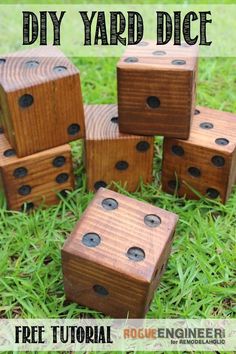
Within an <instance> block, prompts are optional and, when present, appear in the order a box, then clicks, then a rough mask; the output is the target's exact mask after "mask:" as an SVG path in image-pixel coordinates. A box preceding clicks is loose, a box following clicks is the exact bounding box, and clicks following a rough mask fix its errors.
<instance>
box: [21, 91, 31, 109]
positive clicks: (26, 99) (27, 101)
mask: <svg viewBox="0 0 236 354" xmlns="http://www.w3.org/2000/svg"><path fill="white" fill-rule="evenodd" d="M33 103H34V97H33V96H32V95H29V94H25V95H23V96H21V97H20V98H19V106H20V107H21V108H27V107H30V106H31V105H32V104H33Z"/></svg>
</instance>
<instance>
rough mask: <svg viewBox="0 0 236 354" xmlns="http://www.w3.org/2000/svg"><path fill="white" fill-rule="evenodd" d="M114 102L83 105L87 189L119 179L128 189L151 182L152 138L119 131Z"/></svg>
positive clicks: (104, 185) (132, 189) (131, 189)
mask: <svg viewBox="0 0 236 354" xmlns="http://www.w3.org/2000/svg"><path fill="white" fill-rule="evenodd" d="M118 120H119V118H118V116H117V106H116V105H111V104H107V105H89V106H86V107H85V125H86V141H85V164H86V173H87V186H88V189H89V190H94V189H95V190H97V189H98V188H99V187H106V185H108V184H110V183H111V182H112V181H116V182H121V184H122V185H125V187H126V188H127V190H128V191H130V192H133V191H135V190H136V189H137V187H138V185H139V183H140V180H141V179H142V180H143V182H144V183H150V182H151V181H152V172H153V171H152V166H153V151H154V139H153V137H145V136H135V135H127V134H122V133H120V132H119V127H118Z"/></svg>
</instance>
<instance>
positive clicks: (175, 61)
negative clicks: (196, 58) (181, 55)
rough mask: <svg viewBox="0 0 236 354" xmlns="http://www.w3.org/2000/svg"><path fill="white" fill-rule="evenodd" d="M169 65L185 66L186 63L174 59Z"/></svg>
mask: <svg viewBox="0 0 236 354" xmlns="http://www.w3.org/2000/svg"><path fill="white" fill-rule="evenodd" d="M171 64H173V65H185V64H186V61H185V60H182V59H175V60H172V62H171Z"/></svg>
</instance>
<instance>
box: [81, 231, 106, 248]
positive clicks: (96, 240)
mask: <svg viewBox="0 0 236 354" xmlns="http://www.w3.org/2000/svg"><path fill="white" fill-rule="evenodd" d="M100 242H101V237H100V236H99V235H98V234H96V233H95V232H88V233H87V234H85V235H84V236H83V238H82V243H83V245H84V246H87V247H97V246H98V245H99V244H100Z"/></svg>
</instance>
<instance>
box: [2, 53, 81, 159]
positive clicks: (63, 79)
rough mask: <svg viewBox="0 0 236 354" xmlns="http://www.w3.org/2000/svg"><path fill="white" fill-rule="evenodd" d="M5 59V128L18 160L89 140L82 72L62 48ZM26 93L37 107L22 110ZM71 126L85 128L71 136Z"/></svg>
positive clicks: (20, 54)
mask: <svg viewBox="0 0 236 354" xmlns="http://www.w3.org/2000/svg"><path fill="white" fill-rule="evenodd" d="M4 59H5V60H6V61H5V63H4V64H1V65H0V83H1V86H0V99H1V104H0V106H1V107H2V112H3V126H4V128H5V133H6V134H7V137H8V139H9V141H10V143H11V145H12V146H13V147H14V149H15V150H16V152H17V155H18V156H19V157H22V156H27V155H30V154H33V153H35V152H39V151H42V150H46V149H49V148H52V147H55V146H59V145H62V144H65V143H67V142H70V141H72V140H75V139H78V138H81V137H84V112H83V104H82V94H81V85H80V74H79V71H78V69H77V68H76V67H75V66H74V65H73V64H72V63H71V62H70V61H69V60H68V59H67V58H66V57H65V56H64V55H63V54H62V53H61V52H60V51H59V49H57V48H55V47H43V48H42V47H40V48H34V49H30V50H28V51H25V52H18V53H13V54H9V55H7V56H4ZM30 63H31V64H30ZM35 63H36V64H35ZM30 65H31V66H30ZM58 68H59V69H58ZM60 68H61V69H60ZM26 94H27V95H31V96H33V104H32V105H30V106H28V107H24V108H22V107H21V106H20V105H19V100H20V98H21V97H22V96H23V95H26ZM72 124H78V125H79V126H80V130H79V131H78V133H76V134H74V135H69V134H68V127H69V126H70V125H72Z"/></svg>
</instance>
